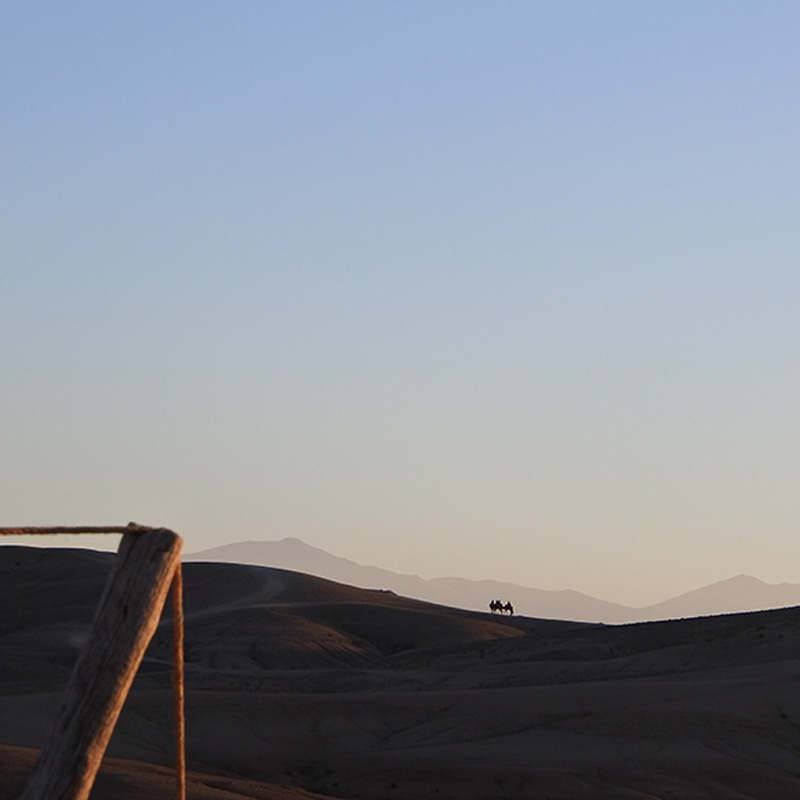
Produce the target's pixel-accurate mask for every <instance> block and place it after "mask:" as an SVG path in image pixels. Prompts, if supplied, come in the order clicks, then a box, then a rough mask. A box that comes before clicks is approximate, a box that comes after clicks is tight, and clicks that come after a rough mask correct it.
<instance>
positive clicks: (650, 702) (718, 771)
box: [0, 546, 800, 800]
mask: <svg viewBox="0 0 800 800" xmlns="http://www.w3.org/2000/svg"><path fill="white" fill-rule="evenodd" d="M112 558H113V556H110V555H108V554H99V553H94V552H92V551H77V550H58V549H35V548H25V547H16V546H4V547H0V745H2V746H3V747H2V749H1V750H0V763H1V764H2V767H1V768H0V774H1V775H2V778H0V798H6V797H8V798H11V797H13V796H16V793H18V791H19V786H20V785H21V783H22V781H23V780H24V775H25V774H26V772H27V770H29V769H30V766H31V765H32V759H33V757H34V752H35V748H36V747H38V746H39V745H40V743H41V741H42V739H43V738H44V736H45V733H46V731H47V728H48V725H49V722H50V719H51V718H52V715H53V713H54V712H55V708H56V705H57V703H58V700H59V695H60V691H61V689H62V688H63V686H64V684H65V683H66V680H67V677H68V675H69V671H70V669H71V666H72V663H73V662H74V659H75V657H76V655H77V653H78V650H79V648H80V645H81V643H82V641H83V636H84V634H85V631H86V629H87V626H88V624H89V621H90V619H91V616H92V612H93V608H94V604H95V603H96V601H97V598H98V597H99V594H100V591H101V589H102V586H103V582H104V580H105V576H106V574H107V571H108V569H109V567H110V564H111V560H112ZM184 581H185V590H186V598H185V599H186V687H187V757H188V764H189V768H190V769H191V770H192V775H191V776H190V784H189V797H197V798H208V800H216V798H223V797H232V796H237V797H252V798H259V800H261V799H262V798H263V799H264V800H268V798H275V800H289V798H297V799H298V800H299V799H300V798H310V797H314V796H315V795H317V796H325V797H328V798H331V797H332V798H342V799H344V798H378V799H381V798H402V799H403V800H406V799H408V800H411V798H453V799H455V798H462V797H464V798H563V799H564V800H567V799H568V798H569V799H570V800H571V799H572V798H575V799H576V800H577V798H651V797H662V798H667V797H669V798H685V799H688V798H731V799H732V798H740V799H741V798H748V797H752V798H766V797H769V798H771V799H772V798H774V799H775V800H781V798H784V797H785V798H789V797H792V798H793V797H796V795H797V792H798V789H800V694H798V691H797V690H798V686H800V609H798V608H786V609H780V610H776V611H762V612H752V613H747V614H735V615H727V616H721V617H703V618H695V619H686V620H675V621H665V622H651V623H638V624H631V625H620V626H606V625H600V624H591V623H580V622H564V621H554V620H541V619H533V618H526V617H501V616H493V615H490V614H488V613H485V614H483V613H478V612H471V611H460V610H457V609H453V608H448V607H446V606H437V605H433V604H429V603H425V602H422V601H417V600H409V599H406V598H403V597H399V596H397V595H395V594H393V593H391V592H385V591H370V590H364V589H356V588H353V587H350V586H346V585H343V584H337V583H333V582H331V581H327V580H324V579H321V578H314V577H310V576H308V575H303V574H300V573H294V572H290V571H288V570H282V569H272V568H266V567H253V566H240V565H232V564H212V563H196V564H186V565H184ZM488 599H490V598H487V601H488ZM170 648H171V622H170V619H169V615H167V616H166V617H165V619H164V621H163V622H162V624H161V626H160V628H159V631H158V633H157V634H156V637H155V639H154V641H153V643H152V645H151V647H150V649H149V651H148V654H147V656H146V658H145V661H144V663H143V665H142V668H141V670H140V673H139V675H138V677H137V679H136V681H135V683H134V687H133V690H132V692H131V694H130V696H129V698H128V701H127V703H126V706H125V709H124V711H123V715H122V717H121V718H120V721H119V724H118V726H117V730H116V732H115V734H114V737H113V738H112V742H111V745H110V748H109V753H108V757H107V759H106V762H105V764H104V771H103V773H102V775H101V777H100V779H99V780H98V783H97V788H96V790H95V793H94V795H93V797H102V798H109V800H118V799H119V798H128V797H134V796H136V797H142V796H148V797H154V798H160V797H162V796H163V797H165V798H166V797H169V796H171V793H172V791H173V789H172V777H171V772H170V769H169V767H170V765H171V764H172V744H171V743H172V720H171V708H172V704H171V687H170V668H171V656H170Z"/></svg>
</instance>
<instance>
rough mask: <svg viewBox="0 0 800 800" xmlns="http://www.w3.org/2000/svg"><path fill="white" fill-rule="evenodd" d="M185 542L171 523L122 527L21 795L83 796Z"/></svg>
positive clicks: (41, 798)
mask: <svg viewBox="0 0 800 800" xmlns="http://www.w3.org/2000/svg"><path fill="white" fill-rule="evenodd" d="M182 546H183V540H182V539H181V537H180V536H178V535H177V534H176V533H173V532H172V531H170V530H167V529H166V528H156V529H148V530H137V531H135V532H125V533H124V534H123V537H122V542H121V543H120V547H119V551H118V553H117V558H116V561H115V562H114V566H113V569H112V570H111V575H110V576H109V578H108V582H107V583H106V586H105V589H104V590H103V596H102V597H101V599H100V603H99V605H98V607H97V611H96V612H95V616H94V620H93V621H92V625H91V628H90V629H89V637H88V639H87V640H86V643H85V644H84V647H83V650H82V651H81V653H80V655H79V656H78V661H77V663H76V664H75V668H74V669H73V671H72V675H71V677H70V679H69V683H68V685H67V689H66V692H65V695H64V700H63V702H62V705H61V708H60V710H59V712H58V714H57V716H56V720H55V723H54V725H53V728H52V730H51V732H50V735H49V737H48V738H47V740H46V741H45V744H44V746H43V747H42V752H41V754H40V756H39V760H38V761H37V762H36V766H35V767H34V769H33V772H32V773H31V776H30V778H29V779H28V783H27V785H26V786H25V790H24V792H23V794H22V798H21V800H86V798H88V797H89V792H90V791H91V789H92V785H93V783H94V779H95V776H96V775H97V770H98V769H99V767H100V762H101V760H102V758H103V754H104V753H105V750H106V747H107V745H108V740H109V739H110V738H111V733H112V731H113V730H114V725H115V723H116V721H117V717H119V713H120V711H121V709H122V705H123V703H124V702H125V698H126V697H127V695H128V690H129V689H130V687H131V684H132V683H133V679H134V677H135V675H136V671H137V670H138V668H139V664H140V663H141V661H142V658H143V656H144V652H145V650H146V649H147V645H148V644H149V642H150V640H151V639H152V638H153V634H154V633H155V631H156V627H157V626H158V621H159V619H160V617H161V610H162V608H163V607H164V603H165V601H166V598H167V592H168V591H169V588H170V584H171V583H172V580H173V577H174V576H175V573H176V570H177V569H178V568H179V566H180V554H181V547H182Z"/></svg>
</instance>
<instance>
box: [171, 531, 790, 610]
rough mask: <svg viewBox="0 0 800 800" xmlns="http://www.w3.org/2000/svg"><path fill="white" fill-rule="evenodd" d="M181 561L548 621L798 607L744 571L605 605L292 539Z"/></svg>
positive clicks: (782, 589) (776, 587) (783, 588)
mask: <svg viewBox="0 0 800 800" xmlns="http://www.w3.org/2000/svg"><path fill="white" fill-rule="evenodd" d="M186 560H189V561H223V562H227V563H236V564H256V565H261V566H266V565H268V566H273V567H282V568H284V569H289V570H295V571H297V572H303V573H309V574H311V575H318V576H319V577H322V578H328V579H329V580H334V581H339V582H341V583H346V584H351V585H353V586H362V587H367V588H370V587H383V588H388V589H393V590H394V591H396V592H397V593H398V594H402V595H405V596H407V597H416V598H417V599H420V600H427V601H428V602H433V603H441V604H443V605H448V606H455V607H457V608H468V609H472V610H474V611H485V610H486V604H487V603H488V601H489V599H490V598H493V597H502V598H512V599H513V602H514V605H515V606H516V608H517V611H518V612H519V613H522V614H527V615H529V616H536V617H547V618H550V619H580V620H587V621H592V622H606V623H624V622H648V621H650V620H657V619H675V618H678V617H696V616H700V615H705V614H730V613H734V612H738V611H758V610H764V609H768V608H782V607H785V606H793V605H800V584H792V583H781V584H769V583H765V582H764V581H760V580H758V579H757V578H753V577H750V576H748V575H738V576H736V577H733V578H729V579H728V580H724V581H719V582H718V583H714V584H711V585H710V586H704V587H702V588H700V589H695V590H693V591H691V592H686V593H685V594H681V595H678V596H677V597H672V598H670V599H668V600H665V601H663V602H661V603H656V604H653V605H649V606H644V607H642V608H634V607H631V606H625V605H621V604H619V603H610V602H608V601H606V600H600V599H598V598H596V597H590V596H589V595H586V594H583V593H581V592H576V591H572V590H568V589H563V590H559V591H553V590H544V589H534V588H532V587H530V586H520V585H517V584H513V583H507V582H502V581H496V580H480V581H476V580H467V579H466V578H452V577H451V578H431V579H428V580H424V579H422V578H420V577H419V576H417V575H403V574H400V573H397V572H392V571H391V570H386V569H380V568H378V567H368V566H363V565H361V564H357V563H356V562H354V561H350V560H348V559H346V558H340V557H338V556H335V555H332V554H331V553H328V552H326V551H325V550H321V549H320V548H318V547H311V546H310V545H307V544H306V543H305V542H302V541H301V540H300V539H294V538H291V537H290V538H286V539H281V540H280V541H274V542H273V541H255V542H252V541H251V542H236V543H233V544H226V545H222V546H220V547H215V548H212V549H211V550H204V551H201V552H199V553H193V554H189V555H187V556H186Z"/></svg>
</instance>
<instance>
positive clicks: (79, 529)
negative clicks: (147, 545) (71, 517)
mask: <svg viewBox="0 0 800 800" xmlns="http://www.w3.org/2000/svg"><path fill="white" fill-rule="evenodd" d="M152 530H155V528H149V527H147V525H138V524H137V523H135V522H129V523H128V524H127V525H53V526H51V527H47V528H31V527H25V528H0V536H51V535H53V534H56V533H147V532H148V531H152Z"/></svg>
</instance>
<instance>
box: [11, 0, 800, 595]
mask: <svg viewBox="0 0 800 800" xmlns="http://www.w3.org/2000/svg"><path fill="white" fill-rule="evenodd" d="M799 34H800V5H798V4H796V3H794V2H759V3H753V2H733V1H732V0H725V1H724V2H723V1H722V0H720V2H697V1H696V0H693V2H660V3H642V2H603V3H598V2H569V1H567V2H555V1H554V2H547V3H544V2H539V3H536V2H529V3H508V2H484V3H469V2H463V0H461V1H460V2H454V3H444V2H439V3H436V2H419V3H413V2H395V3H392V2H373V3H356V2H341V3H333V2H283V3H279V2H274V3H260V2H258V3H256V2H253V3H245V2H237V3H208V2H192V3H188V2H186V3H163V2H159V3H155V2H153V3H145V2H140V3H134V4H125V5H123V4H111V3H81V2H76V3H70V4H62V3H55V2H51V3H40V2H26V3H9V4H6V5H5V6H4V8H3V10H2V12H0V97H2V103H1V104H0V148H1V149H0V152H1V153H2V155H1V156H0V170H1V172H0V181H1V183H0V185H2V187H3V188H2V193H1V194H0V198H1V199H0V203H2V205H1V206H0V212H2V213H0V265H1V266H0V335H1V336H2V339H1V341H2V350H0V370H2V372H1V373H0V374H2V381H3V392H2V396H0V451H1V452H2V454H3V458H2V462H0V464H1V465H0V507H1V508H2V509H3V520H2V522H3V524H8V525H11V524H55V523H62V524H68V523H82V522H86V523H95V524H97V523H105V522H108V523H112V524H120V523H125V522H127V521H128V520H129V519H135V520H137V521H140V522H143V523H148V524H165V525H168V526H170V527H173V528H175V529H176V530H178V531H179V532H181V533H182V534H183V535H184V536H185V537H186V539H187V549H188V550H199V549H202V548H205V547H209V546H213V545H215V544H221V543H225V542H229V541H237V540H241V539H254V538H265V539H277V538H282V537H283V536H287V535H291V536H299V537H300V538H302V539H304V540H305V541H307V542H308V543H310V544H313V545H317V546H320V547H324V548H326V549H328V550H331V551H333V552H336V553H337V554H339V555H343V556H346V557H349V558H353V559H355V560H357V561H361V562H362V563H375V564H379V565H381V566H385V567H389V568H393V569H397V570H400V571H405V572H414V573H418V574H421V575H423V576H426V577H431V576H435V575H447V574H461V575H465V576H468V577H493V578H500V579H505V580H513V581H517V582H520V583H526V584H529V585H533V586H540V587H542V588H564V587H570V588H575V589H581V590H583V591H586V592H588V593H591V594H595V595H598V596H601V597H604V598H607V599H611V600H619V601H622V602H629V603H646V602H650V601H655V600H659V599H663V598H664V597H666V596H668V595H670V594H675V593H677V592H679V591H683V590H686V589H689V588H694V587H695V586H698V585H701V584H703V583H709V582H711V581H714V580H719V579H723V578H726V577H730V576H731V575H734V574H737V573H741V572H746V573H750V574H754V575H756V576H758V577H760V578H762V579H764V580H768V581H772V582H777V581H792V582H800V536H798V535H797V534H798V520H799V519H800V500H798V498H800V485H798V484H800V423H798V414H797V409H798V406H800V369H798V367H800V322H799V321H798V320H800V315H799V314H798V310H799V309H798V301H800V270H799V269H798V266H799V265H800V260H799V259H798V256H799V255H800V224H798V210H799V209H800V204H799V203H798V200H799V195H800V159H798V157H797V144H796V143H797V142H798V141H800V103H798V99H797V97H798V95H797V86H798V82H800V54H799V53H798V48H797V40H798V35H799Z"/></svg>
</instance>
